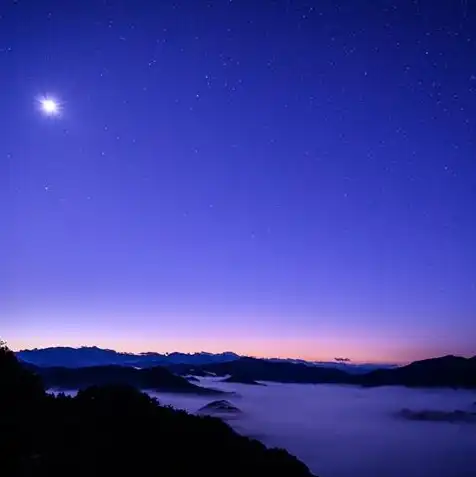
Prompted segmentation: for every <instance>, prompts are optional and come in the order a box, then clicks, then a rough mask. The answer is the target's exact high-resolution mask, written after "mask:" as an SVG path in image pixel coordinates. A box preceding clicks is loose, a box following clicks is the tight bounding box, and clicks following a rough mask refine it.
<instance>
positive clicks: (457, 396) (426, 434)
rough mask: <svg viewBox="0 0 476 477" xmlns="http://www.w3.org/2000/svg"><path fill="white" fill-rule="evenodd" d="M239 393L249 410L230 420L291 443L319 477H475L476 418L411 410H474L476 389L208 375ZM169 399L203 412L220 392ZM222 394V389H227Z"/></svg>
mask: <svg viewBox="0 0 476 477" xmlns="http://www.w3.org/2000/svg"><path fill="white" fill-rule="evenodd" d="M201 384H202V385H205V386H207V387H215V388H219V389H222V390H226V391H234V392H235V393H236V394H233V395H227V396H224V398H225V399H227V400H228V401H230V402H231V403H232V404H234V405H235V406H237V407H238V408H239V409H241V410H242V411H243V412H242V413H241V414H239V415H238V416H237V417H236V418H234V419H230V420H229V424H230V425H231V426H232V427H233V428H235V429H236V430H237V431H238V432H240V433H241V434H245V435H248V436H251V437H255V438H257V439H259V440H261V441H262V442H264V443H265V444H266V445H268V446H277V447H284V448H285V449H287V450H288V451H289V452H291V453H292V454H294V455H296V456H297V457H298V458H300V459H301V460H302V461H303V462H305V463H306V464H307V465H308V466H309V468H310V469H311V470H312V472H314V473H315V474H316V475H318V476H319V477H402V476H405V477H475V476H476V425H475V424H469V423H451V422H419V421H410V420H405V419H404V418H402V417H401V416H399V415H398V413H399V411H401V409H402V408H406V409H411V410H417V411H419V410H440V411H454V410H462V411H471V410H473V411H475V412H476V405H475V401H476V393H474V392H470V391H461V390H441V389H438V390H421V389H407V388H402V387H381V388H360V387H356V386H339V385H303V384H275V383H268V385H267V386H250V385H244V384H235V383H220V382H218V381H216V380H214V379H212V378H210V379H209V378H206V379H202V380H201ZM155 396H157V397H158V399H159V401H160V402H161V403H162V404H165V405H172V406H174V407H176V408H180V409H185V410H187V411H190V412H196V411H198V410H199V409H200V408H201V407H202V406H204V405H206V404H208V403H209V402H210V401H212V400H213V398H210V397H209V396H208V397H203V396H183V395H175V394H166V393H157V394H155ZM220 398H222V396H220Z"/></svg>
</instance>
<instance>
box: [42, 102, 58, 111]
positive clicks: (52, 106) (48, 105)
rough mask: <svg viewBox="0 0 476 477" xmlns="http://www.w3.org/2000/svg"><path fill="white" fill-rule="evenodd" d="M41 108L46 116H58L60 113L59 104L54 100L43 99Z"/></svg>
mask: <svg viewBox="0 0 476 477" xmlns="http://www.w3.org/2000/svg"><path fill="white" fill-rule="evenodd" d="M41 108H42V109H43V112H44V113H46V114H56V113H57V112H58V104H57V103H56V101H53V100H52V99H42V100H41Z"/></svg>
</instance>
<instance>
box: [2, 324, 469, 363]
mask: <svg viewBox="0 0 476 477" xmlns="http://www.w3.org/2000/svg"><path fill="white" fill-rule="evenodd" d="M3 338H4V339H5V340H6V341H7V344H8V345H9V346H10V347H11V348H12V349H14V350H20V349H31V348H47V347H53V346H70V347H75V348H76V347H78V348H79V347H81V346H97V347H99V348H106V349H113V350H116V351H119V352H130V353H142V352H158V353H170V352H183V353H194V352H201V351H204V352H210V353H221V352H226V351H232V352H235V353H237V354H240V355H245V356H253V357H257V358H294V359H304V360H307V361H333V360H334V358H335V357H348V358H350V359H351V360H352V362H354V363H381V364H384V363H395V364H405V363H408V362H411V361H416V360H420V359H425V358H430V357H435V356H441V355H445V354H451V353H452V345H451V343H448V344H447V345H446V346H441V345H440V346H438V345H437V344H436V345H433V346H425V344H424V343H422V346H421V347H419V348H418V347H410V346H408V345H407V346H405V343H402V342H401V341H396V340H389V341H388V342H385V341H376V340H375V339H371V338H369V339H367V340H359V339H355V340H351V339H339V338H337V337H336V338H331V337H326V338H324V337H322V338H321V339H306V338H297V337H293V338H290V339H286V340H283V339H276V338H274V339H273V338H270V339H267V338H265V337H255V338H245V337H243V336H241V337H239V336H235V337H234V338H230V337H228V338H224V337H219V336H216V337H213V336H212V337H208V338H207V337H205V336H198V337H197V338H187V337H178V336H177V337H173V336H167V337H163V338H158V337H156V336H152V335H149V336H147V337H146V336H138V335H137V334H134V333H130V336H129V337H126V336H124V335H121V334H120V333H114V332H112V333H111V334H110V335H109V336H105V335H103V334H102V333H96V334H94V333H91V334H83V333H75V332H71V331H70V332H63V333H58V334H56V333H54V334H53V333H52V334H50V335H49V336H41V337H40V336H38V335H37V336H34V335H33V334H31V335H29V334H27V333H25V334H23V333H22V335H21V336H18V335H17V336H9V335H5V336H3ZM462 354H463V355H466V356H471V355H472V354H474V353H471V350H470V349H469V348H468V349H467V350H466V352H463V353H462Z"/></svg>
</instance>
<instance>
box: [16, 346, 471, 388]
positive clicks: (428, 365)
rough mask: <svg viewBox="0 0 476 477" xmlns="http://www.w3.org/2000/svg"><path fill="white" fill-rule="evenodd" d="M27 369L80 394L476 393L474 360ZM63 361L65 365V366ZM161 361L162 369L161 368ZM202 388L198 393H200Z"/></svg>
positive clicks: (115, 357) (134, 358)
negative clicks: (124, 387)
mask: <svg viewBox="0 0 476 477" xmlns="http://www.w3.org/2000/svg"><path fill="white" fill-rule="evenodd" d="M17 356H18V358H19V359H20V360H21V361H23V363H24V366H25V367H27V368H29V369H31V370H34V371H36V372H37V374H39V375H40V376H41V377H42V378H43V381H44V383H45V385H46V386H48V387H59V388H63V389H65V388H78V387H86V386H90V385H101V384H132V385H134V386H136V387H138V388H141V389H155V390H163V391H173V392H208V390H205V391H202V389H204V388H200V387H199V386H196V385H194V384H193V383H191V382H190V381H188V380H187V379H185V378H183V376H189V375H194V376H209V375H214V376H218V377H223V378H224V379H225V380H227V381H228V382H237V383H244V384H257V383H259V382H260V381H271V382H273V381H274V382H281V383H309V384H319V383H329V384H330V383H334V384H354V385H361V386H393V385H401V386H413V387H453V388H476V356H474V357H472V358H463V357H458V356H443V357H440V358H432V359H427V360H423V361H416V362H414V363H411V364H409V365H407V366H401V367H395V366H393V367H387V368H380V369H375V367H373V368H371V369H365V368H363V369H361V370H360V371H359V372H356V371H355V369H354V368H353V366H355V365H350V364H346V363H342V362H340V363H329V365H325V364H324V363H308V362H300V361H296V360H277V359H257V358H249V357H240V356H238V355H236V354H234V353H222V354H210V353H194V354H184V353H171V354H168V355H160V354H156V353H145V354H141V355H133V354H124V353H117V352H115V351H112V350H101V349H99V348H79V349H75V348H48V349H42V350H28V351H20V352H18V353H17ZM62 360H64V361H62ZM159 360H160V365H157V362H158V361H159ZM197 388H199V389H197Z"/></svg>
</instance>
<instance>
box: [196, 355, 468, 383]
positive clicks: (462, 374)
mask: <svg viewBox="0 0 476 477" xmlns="http://www.w3.org/2000/svg"><path fill="white" fill-rule="evenodd" d="M201 370H202V371H203V372H206V373H213V374H215V375H216V376H231V377H232V379H231V380H232V381H235V382H243V383H246V382H252V381H275V382H282V383H312V384H319V383H329V384H330V383H333V384H356V385H361V386H395V385H397V386H408V387H453V388H476V356H474V357H472V358H462V357H458V356H443V357H440V358H432V359H426V360H423V361H416V362H414V363H411V364H409V365H407V366H401V367H394V368H388V369H377V370H373V371H369V372H366V373H359V374H355V373H349V372H346V371H344V370H342V369H338V368H335V367H325V366H307V365H304V364H300V363H289V362H272V361H269V360H261V359H254V358H240V359H239V360H235V361H230V362H227V363H212V364H208V365H204V366H202V367H201Z"/></svg>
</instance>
